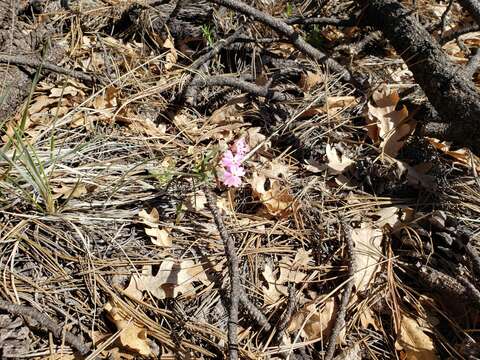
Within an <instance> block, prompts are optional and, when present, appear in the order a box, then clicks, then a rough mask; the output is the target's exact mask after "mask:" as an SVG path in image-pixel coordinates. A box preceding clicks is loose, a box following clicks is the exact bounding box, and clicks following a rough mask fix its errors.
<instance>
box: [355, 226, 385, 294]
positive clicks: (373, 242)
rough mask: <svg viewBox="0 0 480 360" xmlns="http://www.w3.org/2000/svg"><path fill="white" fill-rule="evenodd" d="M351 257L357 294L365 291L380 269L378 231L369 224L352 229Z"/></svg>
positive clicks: (380, 249)
mask: <svg viewBox="0 0 480 360" xmlns="http://www.w3.org/2000/svg"><path fill="white" fill-rule="evenodd" d="M351 236H352V240H353V243H354V246H355V248H354V250H353V256H354V260H355V267H356V271H355V274H354V276H353V279H354V284H355V289H356V291H357V292H359V291H365V290H366V289H367V288H368V286H369V284H370V283H371V282H372V281H373V279H374V277H375V275H376V274H377V272H378V271H379V269H380V266H379V263H380V261H381V259H382V248H381V245H382V238H383V233H382V231H381V230H380V229H374V228H373V227H372V226H371V225H370V224H367V223H362V224H361V227H360V228H359V229H353V230H352V233H351Z"/></svg>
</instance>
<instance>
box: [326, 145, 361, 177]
mask: <svg viewBox="0 0 480 360" xmlns="http://www.w3.org/2000/svg"><path fill="white" fill-rule="evenodd" d="M325 152H326V155H327V160H328V163H327V165H328V169H329V171H330V172H331V173H332V174H341V173H342V172H344V171H345V170H346V169H347V168H349V167H350V166H351V165H352V164H354V163H355V162H354V161H353V160H352V159H350V158H349V157H347V156H345V155H344V154H342V155H341V156H340V155H338V152H337V149H335V148H334V147H333V146H331V145H330V144H327V147H326V149H325Z"/></svg>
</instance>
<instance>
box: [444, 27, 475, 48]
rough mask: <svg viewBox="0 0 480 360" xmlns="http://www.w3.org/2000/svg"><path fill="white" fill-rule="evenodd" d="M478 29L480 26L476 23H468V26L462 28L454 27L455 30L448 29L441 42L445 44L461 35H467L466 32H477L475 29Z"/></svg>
mask: <svg viewBox="0 0 480 360" xmlns="http://www.w3.org/2000/svg"><path fill="white" fill-rule="evenodd" d="M478 30H480V26H478V25H476V24H475V25H468V26H465V27H462V28H460V29H453V30H450V31H447V32H445V34H443V36H442V37H441V38H440V44H442V45H445V44H446V43H448V42H450V41H452V40H455V39H456V38H458V37H459V36H462V35H465V34H468V33H471V32H475V31H478Z"/></svg>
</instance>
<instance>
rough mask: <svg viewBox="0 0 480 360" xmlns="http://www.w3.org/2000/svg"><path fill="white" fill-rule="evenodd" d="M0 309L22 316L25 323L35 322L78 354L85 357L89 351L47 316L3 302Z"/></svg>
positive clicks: (74, 336)
mask: <svg viewBox="0 0 480 360" xmlns="http://www.w3.org/2000/svg"><path fill="white" fill-rule="evenodd" d="M0 309H1V310H5V311H8V312H9V313H11V314H14V315H19V316H23V317H24V318H26V319H27V322H31V321H32V320H35V321H36V322H37V323H38V324H39V325H38V326H40V327H42V328H46V329H47V330H48V331H50V332H51V333H52V334H53V336H54V337H56V338H57V339H60V340H61V339H62V338H64V339H65V342H66V343H67V344H69V345H71V346H72V347H73V348H75V349H76V350H77V351H78V352H79V353H80V354H82V355H85V354H87V353H88V352H89V351H90V347H89V346H88V345H86V344H84V343H83V342H82V341H81V340H80V338H79V337H78V336H77V335H73V334H72V333H71V332H69V331H67V330H65V329H64V328H63V327H62V326H60V325H58V324H56V323H55V322H54V321H52V320H51V319H50V318H49V317H48V316H47V315H45V314H42V313H41V312H40V311H38V310H36V309H34V308H32V307H29V306H24V305H17V304H12V303H9V302H7V301H4V300H0Z"/></svg>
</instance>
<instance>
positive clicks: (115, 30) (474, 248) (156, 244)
mask: <svg viewBox="0 0 480 360" xmlns="http://www.w3.org/2000/svg"><path fill="white" fill-rule="evenodd" d="M54 3H55V4H54ZM62 3H64V5H65V2H62ZM402 3H403V5H404V6H406V7H408V8H410V9H412V12H413V14H414V15H415V16H416V17H418V19H420V21H421V22H422V24H424V25H425V26H426V27H428V26H430V28H432V29H435V30H432V35H433V36H434V37H436V38H437V39H445V37H444V34H447V35H448V34H453V33H454V32H455V31H456V30H457V29H459V28H462V27H465V26H466V25H469V24H473V20H472V19H471V18H470V17H469V16H468V14H467V13H465V12H464V11H462V9H461V8H460V7H459V6H458V4H456V3H455V2H453V5H452V6H449V4H448V2H435V1H425V0H422V1H416V2H414V3H415V5H412V2H411V1H403V2H402ZM142 4H143V3H142ZM142 4H140V3H138V4H135V2H134V1H133V0H132V1H117V0H112V1H100V0H94V1H83V0H80V1H71V2H70V3H69V4H68V6H67V7H63V8H59V4H58V2H49V1H46V2H44V3H42V6H45V8H42V9H40V10H39V9H37V8H35V9H36V10H37V11H38V12H39V13H37V14H32V13H31V10H32V8H28V7H27V9H29V10H28V11H25V12H24V13H23V14H20V15H18V19H19V21H22V22H23V23H25V24H26V25H25V29H24V31H25V32H29V31H30V32H35V31H36V29H37V28H38V27H39V26H43V25H44V24H49V26H51V27H52V28H53V29H55V34H54V35H52V36H51V37H50V38H49V39H50V42H51V44H48V43H46V44H45V49H48V48H49V46H52V44H55V46H58V47H60V48H61V49H62V51H63V54H64V55H63V58H62V59H61V60H60V61H59V62H58V63H55V64H50V63H48V61H46V60H45V61H44V64H43V65H42V66H34V65H30V67H29V65H28V63H27V64H23V65H22V66H24V67H25V68H30V69H31V70H32V69H33V71H31V73H30V78H31V79H32V84H31V87H30V88H29V89H28V96H27V99H26V100H25V101H24V102H23V104H22V106H20V107H19V108H18V109H17V110H16V111H15V112H14V113H12V114H11V115H10V116H9V117H8V118H6V119H0V120H1V121H0V124H1V134H0V135H1V140H0V145H1V149H0V218H1V222H0V270H1V272H0V277H1V281H0V356H1V357H2V358H22V359H26V358H32V359H47V358H48V359H103V358H105V359H138V358H158V359H176V358H179V359H215V358H217V359H218V358H228V357H229V356H230V355H231V354H232V353H231V351H232V349H231V348H232V343H231V339H230V337H229V336H228V331H229V330H231V329H232V326H233V329H234V331H235V332H236V334H237V337H238V338H237V342H238V345H237V348H238V356H239V358H242V359H277V358H278V359H280V358H282V359H331V358H332V357H333V356H335V358H336V359H363V358H366V359H422V360H428V359H474V358H477V356H480V355H479V354H480V346H479V343H478V340H479V339H480V338H479V331H480V318H479V309H480V292H479V289H480V288H479V287H478V285H480V257H479V255H478V247H479V245H478V240H479V234H480V226H479V218H480V217H479V214H480V180H479V178H478V175H477V172H478V171H480V159H479V158H478V157H477V156H476V155H475V154H473V153H472V152H471V151H470V150H469V149H468V148H462V147H459V146H456V145H455V144H451V143H447V142H445V141H441V140H440V139H436V138H431V137H426V136H423V135H422V134H421V133H420V132H419V131H417V130H416V129H417V125H418V123H419V122H421V119H420V118H418V117H417V114H419V113H420V112H419V110H418V109H419V107H420V106H421V105H422V104H425V103H426V101H427V100H426V98H425V95H424V94H423V92H422V90H421V89H420V88H419V86H418V84H417V83H416V81H415V79H414V77H413V75H412V73H411V72H410V71H409V69H408V67H407V66H406V65H405V63H404V61H403V60H402V59H401V57H399V56H398V54H396V52H395V51H394V50H393V49H392V48H391V47H390V46H389V44H388V42H387V41H386V40H385V39H384V38H383V37H382V35H381V33H378V32H374V31H373V30H372V29H369V28H362V27H357V26H355V24H348V26H337V25H338V24H337V25H325V22H324V23H321V24H316V25H308V24H302V23H301V21H293V20H292V19H297V20H298V19H299V18H312V17H316V18H318V17H327V18H331V19H337V20H338V19H343V20H345V19H348V18H349V16H350V15H351V14H352V9H353V12H354V10H355V4H354V2H348V1H345V2H340V1H329V2H328V1H307V0H304V1H290V2H287V1H262V0H256V1H250V2H249V4H250V5H252V6H254V7H255V8H256V9H258V10H259V11H261V12H263V13H265V14H268V15H271V16H273V17H275V18H276V19H283V21H286V22H289V19H290V23H293V22H297V23H298V24H295V25H292V26H291V27H290V28H291V29H294V30H295V31H296V32H298V34H300V35H301V36H302V37H303V38H304V39H305V40H306V42H307V43H308V44H310V45H311V46H313V48H315V49H317V48H318V49H321V50H322V51H325V52H327V53H329V54H333V55H332V56H333V57H335V59H336V60H337V61H338V62H339V63H341V64H342V66H345V67H346V68H348V69H350V70H351V71H352V73H356V74H360V75H361V76H360V77H361V78H362V84H361V86H358V85H357V86H355V85H353V84H352V82H349V81H345V79H344V77H343V76H342V74H341V73H338V72H336V71H335V70H334V69H332V68H331V67H330V66H324V64H321V63H319V62H317V61H315V59H312V58H311V57H309V56H306V55H305V54H304V53H303V52H302V51H299V49H298V48H296V47H294V46H293V45H292V43H291V42H290V41H289V40H288V39H286V38H285V37H284V36H282V35H279V34H278V32H276V31H274V30H272V28H271V27H270V26H267V25H265V23H262V22H259V21H253V20H251V19H249V18H248V17H246V16H244V15H242V14H240V13H238V12H236V11H233V10H231V9H228V8H225V7H221V6H219V5H216V4H212V3H209V2H208V1H196V2H188V1H187V2H186V3H185V2H182V1H180V2H178V4H177V2H175V1H174V2H172V4H177V5H178V8H177V7H176V5H172V4H170V5H169V4H167V5H165V4H162V2H155V3H153V2H150V4H143V5H142ZM272 4H273V5H272ZM37 5H38V4H37ZM447 9H448V10H447ZM327 22H328V21H327ZM442 27H443V29H442ZM446 40H448V39H445V41H442V46H443V49H444V51H445V52H446V53H447V54H448V55H449V58H450V59H451V60H452V62H454V63H456V64H458V65H459V66H464V65H465V64H466V63H468V59H469V57H470V56H471V54H474V52H475V49H476V48H478V47H480V32H478V31H477V32H474V31H472V32H466V33H465V34H463V35H461V36H459V37H453V38H452V39H450V40H449V41H446ZM45 51H48V50H45ZM9 55H13V56H15V55H18V54H9ZM1 56H2V54H0V58H1ZM15 61H17V62H15ZM0 62H2V61H1V59H0ZM3 62H5V61H3ZM15 64H16V65H18V59H17V60H15V59H13V60H12V61H11V66H13V65H15ZM48 64H50V65H56V66H57V67H61V68H63V69H67V70H68V71H66V73H64V74H62V73H59V71H57V70H58V69H57V70H55V68H54V67H53V66H50V67H48ZM5 69H7V70H5ZM71 70H75V71H76V72H69V71H71ZM2 71H8V67H6V66H4V67H0V73H2ZM82 74H83V75H84V76H83V77H82ZM473 80H474V81H478V82H477V84H478V85H479V86H480V79H477V74H475V73H474V75H473ZM0 83H1V80H0ZM3 90H4V89H3V86H2V91H3ZM242 141H244V142H245V143H246V146H247V147H248V149H247V150H248V151H247V154H245V156H243V157H244V160H243V163H242V168H243V169H244V170H245V174H244V175H241V176H239V177H238V178H237V179H236V180H239V181H240V184H239V185H238V186H227V185H225V180H226V176H227V175H228V171H229V169H228V168H226V166H225V161H224V160H225V158H226V156H227V155H228V153H229V151H231V152H233V153H235V152H239V151H240V150H239V149H238V147H239V144H240V143H241V142H242ZM226 154H227V155H226ZM219 222H220V224H219ZM222 222H223V224H224V225H222ZM228 237H229V238H230V239H233V240H234V243H235V249H233V250H234V252H235V253H236V255H237V257H236V258H237V259H238V267H237V268H235V267H232V266H231V265H232V264H231V262H232V256H231V254H226V251H225V246H224V245H225V240H226V238H228ZM227 240H228V239H227ZM232 272H233V273H234V274H232ZM232 275H233V276H237V277H238V278H239V280H240V283H241V291H240V292H238V291H239V290H238V289H237V293H235V294H234V296H233V297H232V295H231V293H230V284H231V282H230V279H231V278H232ZM235 298H237V299H236V300H237V301H238V300H239V301H240V306H239V313H238V321H237V322H236V324H235V325H231V324H230V325H229V321H228V320H229V317H231V316H232V315H231V312H230V304H231V303H232V300H235ZM229 348H230V350H229ZM229 354H230V355H229Z"/></svg>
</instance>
